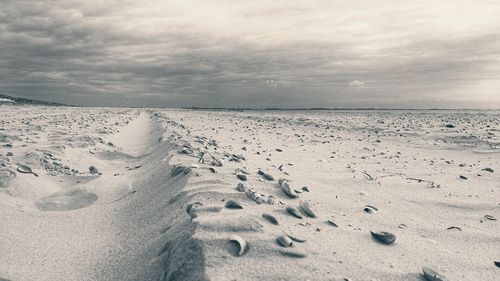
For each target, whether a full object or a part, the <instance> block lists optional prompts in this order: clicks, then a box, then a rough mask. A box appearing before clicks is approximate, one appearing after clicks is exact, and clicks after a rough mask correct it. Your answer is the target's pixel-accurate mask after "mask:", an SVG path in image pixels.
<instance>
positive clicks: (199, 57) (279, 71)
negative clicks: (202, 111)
mask: <svg viewBox="0 0 500 281" xmlns="http://www.w3.org/2000/svg"><path fill="white" fill-rule="evenodd" d="M372 5H374V4H372V1H367V2H365V3H356V4H353V3H350V2H345V1H314V2H311V1H307V2H301V1H298V2H294V3H292V4H290V3H289V2H287V1H273V3H271V4H270V3H267V2H266V1H262V2H261V1H256V2H253V3H251V4H248V5H245V4H244V2H238V1H203V2H201V3H200V2H192V3H191V2H185V1H177V2H176V1H170V2H165V1H158V2H154V1H153V2H148V3H146V4H144V3H143V2H140V1H95V2H93V1H60V2H59V1H37V2H35V3H33V2H32V1H8V2H7V3H6V4H5V5H3V8H2V10H1V11H0V50H2V51H1V52H0V92H1V93H6V94H11V95H16V96H21V97H29V98H38V99H46V100H53V101H59V102H66V103H74V104H82V105H115V106H125V105H144V106H209V107H210V106H239V107H319V106H323V107H326V106H329V107H344V106H346V107H349V106H354V107H371V106H376V107H407V106H418V107H467V106H472V105H473V106H474V107H500V95H497V94H496V93H497V89H498V87H499V86H500V67H499V65H500V64H499V62H500V61H499V60H500V59H499V58H500V51H499V50H500V36H499V35H500V34H499V33H497V30H500V21H498V20H496V16H495V15H496V13H497V12H500V7H499V5H497V4H495V3H493V2H492V3H489V2H484V3H482V4H477V3H473V2H467V1H464V2H460V3H458V4H454V2H449V3H445V4H442V5H434V4H432V2H430V1H429V2H428V3H425V2H422V3H413V2H410V1H408V2H407V3H404V1H401V2H399V1H398V2H397V3H395V2H392V1H387V3H386V5H383V4H381V3H378V4H377V6H372ZM480 5H482V6H480ZM284 7H287V8H286V9H285V8H284ZM471 101H472V103H471ZM436 102H439V103H440V104H439V105H437V104H436Z"/></svg>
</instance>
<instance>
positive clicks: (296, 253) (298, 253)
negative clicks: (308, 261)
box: [278, 248, 307, 258]
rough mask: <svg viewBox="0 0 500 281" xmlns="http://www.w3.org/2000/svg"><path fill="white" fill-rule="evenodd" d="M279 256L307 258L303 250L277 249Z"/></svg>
mask: <svg viewBox="0 0 500 281" xmlns="http://www.w3.org/2000/svg"><path fill="white" fill-rule="evenodd" d="M278 251H279V253H280V254H282V255H284V256H288V257H292V258H305V257H306V256H307V253H306V252H305V251H303V250H297V249H290V248H286V249H283V248H282V249H279V250H278Z"/></svg>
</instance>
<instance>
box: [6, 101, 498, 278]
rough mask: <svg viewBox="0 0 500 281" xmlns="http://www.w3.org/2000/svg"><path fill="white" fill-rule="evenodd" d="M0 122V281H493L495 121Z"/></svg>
mask: <svg viewBox="0 0 500 281" xmlns="http://www.w3.org/2000/svg"><path fill="white" fill-rule="evenodd" d="M0 113H1V114H0V155H1V156H0V165H1V167H0V222H1V230H0V253H1V255H0V280H426V279H425V277H423V275H422V267H423V266H427V267H429V268H431V269H432V270H434V271H436V272H438V273H439V274H441V275H443V276H445V277H446V278H447V279H448V280H498V276H499V275H500V268H499V267H498V266H496V265H495V264H494V262H495V261H500V222H499V221H498V220H494V219H500V188H499V187H500V185H499V183H500V176H499V173H500V172H499V171H500V165H499V161H500V154H499V153H500V113H499V112H497V111H480V112H473V111H346V112H342V111H215V110H214V111H208V110H205V111H203V110H180V109H168V110H167V109H110V108H71V107H57V108H53V107H29V106H1V107H0ZM91 166H92V167H93V168H90V167H91ZM23 167H24V168H23ZM25 167H29V168H31V170H32V172H29V170H26V168H25ZM89 168H90V169H89ZM19 169H20V170H19ZM259 171H261V172H259ZM280 179H282V180H281V181H280ZM280 182H281V184H280ZM284 183H286V184H284ZM287 188H289V189H288V193H291V195H292V197H295V195H294V194H296V195H297V196H296V198H292V197H290V196H289V195H287V193H286V192H285V191H286V190H287ZM231 200H232V201H231ZM228 202H229V203H228ZM306 202H307V203H306ZM306 205H308V206H309V209H310V210H308V207H307V206H306ZM287 207H295V208H296V211H298V215H300V216H301V217H302V218H301V219H299V218H297V217H294V216H293V215H291V214H290V213H289V212H287ZM289 209H290V208H289ZM263 214H266V215H265V217H263ZM311 215H312V216H313V217H311ZM266 217H267V218H266ZM273 218H274V219H276V221H273ZM270 219H271V220H270ZM273 222H274V223H276V222H277V223H278V224H277V225H276V224H274V223H273ZM370 231H372V232H388V233H391V234H393V235H395V237H396V240H395V241H394V242H393V243H391V244H389V245H387V244H384V243H382V242H381V241H379V240H377V239H376V238H375V237H374V236H372V234H371V233H370ZM278 238H279V239H278ZM290 244H291V245H290ZM285 246H288V247H285ZM240 247H243V248H240Z"/></svg>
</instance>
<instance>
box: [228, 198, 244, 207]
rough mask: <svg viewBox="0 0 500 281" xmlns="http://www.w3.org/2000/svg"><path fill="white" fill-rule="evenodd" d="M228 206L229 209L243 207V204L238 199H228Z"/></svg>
mask: <svg viewBox="0 0 500 281" xmlns="http://www.w3.org/2000/svg"><path fill="white" fill-rule="evenodd" d="M226 208H228V209H243V206H241V204H240V202H238V201H236V200H232V199H230V200H227V202H226Z"/></svg>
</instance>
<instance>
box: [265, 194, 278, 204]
mask: <svg viewBox="0 0 500 281" xmlns="http://www.w3.org/2000/svg"><path fill="white" fill-rule="evenodd" d="M266 202H267V204H269V205H274V204H277V203H278V200H276V198H274V197H273V196H269V197H268V198H267V201H266Z"/></svg>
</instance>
